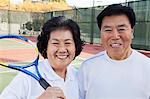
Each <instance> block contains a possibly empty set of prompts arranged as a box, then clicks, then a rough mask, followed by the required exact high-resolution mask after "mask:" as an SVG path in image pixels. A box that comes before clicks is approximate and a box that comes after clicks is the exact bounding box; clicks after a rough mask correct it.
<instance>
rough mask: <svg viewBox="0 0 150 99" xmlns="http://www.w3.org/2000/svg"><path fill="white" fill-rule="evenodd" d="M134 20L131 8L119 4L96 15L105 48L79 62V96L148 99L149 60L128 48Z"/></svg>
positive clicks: (86, 98) (83, 97) (110, 6)
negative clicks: (80, 63) (81, 62)
mask: <svg viewBox="0 0 150 99" xmlns="http://www.w3.org/2000/svg"><path fill="white" fill-rule="evenodd" d="M135 22H136V19H135V13H134V12H133V9H132V8H130V7H127V6H122V5H121V4H113V5H109V6H108V7H106V8H105V9H104V10H103V11H102V12H101V13H100V14H99V15H98V16H97V23H98V27H99V29H100V32H101V40H102V45H103V47H104V48H105V51H103V52H100V53H99V54H97V55H95V56H94V57H91V58H89V59H87V60H86V61H84V62H83V64H82V65H81V68H80V69H79V89H80V90H79V91H80V99H149V96H150V59H149V58H148V57H146V56H144V55H142V54H141V53H139V52H137V51H136V50H134V49H132V48H131V43H132V39H133V32H134V26H135Z"/></svg>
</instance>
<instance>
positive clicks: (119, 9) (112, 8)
mask: <svg viewBox="0 0 150 99" xmlns="http://www.w3.org/2000/svg"><path fill="white" fill-rule="evenodd" d="M112 15H126V16H127V17H128V19H129V22H130V24H131V28H132V29H133V27H134V26H135V22H136V17H135V13H134V11H133V9H132V8H131V7H129V6H122V5H121V4H112V5H109V6H107V7H106V8H105V9H104V10H103V11H102V12H101V13H100V14H99V15H98V16H97V24H98V27H99V29H100V30H101V25H102V20H103V18H104V17H105V16H112Z"/></svg>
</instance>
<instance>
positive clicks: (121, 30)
mask: <svg viewBox="0 0 150 99" xmlns="http://www.w3.org/2000/svg"><path fill="white" fill-rule="evenodd" d="M125 30H126V29H118V31H119V32H124V31H125Z"/></svg>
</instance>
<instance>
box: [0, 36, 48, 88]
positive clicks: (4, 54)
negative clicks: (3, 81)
mask: <svg viewBox="0 0 150 99" xmlns="http://www.w3.org/2000/svg"><path fill="white" fill-rule="evenodd" d="M38 60H39V52H38V49H37V47H36V46H35V44H34V43H33V42H32V41H30V40H29V39H27V38H24V37H22V36H16V35H3V36H0V66H3V67H7V68H11V69H15V70H18V71H21V72H23V73H25V74H27V75H29V76H31V77H33V78H34V79H36V80H37V81H38V82H39V83H40V85H41V86H42V87H43V88H44V89H47V87H49V86H50V84H49V83H47V82H46V80H45V79H44V78H42V76H41V74H40V72H39V70H38ZM30 67H32V68H34V69H35V72H36V74H35V73H33V72H31V71H30V69H29V68H30Z"/></svg>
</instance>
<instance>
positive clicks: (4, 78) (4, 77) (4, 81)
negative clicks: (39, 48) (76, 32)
mask: <svg viewBox="0 0 150 99" xmlns="http://www.w3.org/2000/svg"><path fill="white" fill-rule="evenodd" d="M83 61H84V59H83V58H80V57H77V58H76V59H75V60H74V61H73V62H72V63H71V64H72V65H73V66H75V68H79V66H80V64H81V63H82V62H83ZM0 68H1V67H0ZM9 71H10V70H9ZM9 71H8V72H5V71H3V70H0V93H1V92H2V90H3V89H4V88H5V87H6V86H7V85H8V84H9V83H10V81H11V80H12V79H13V78H14V76H15V75H16V74H17V72H15V71H13V72H9Z"/></svg>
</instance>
